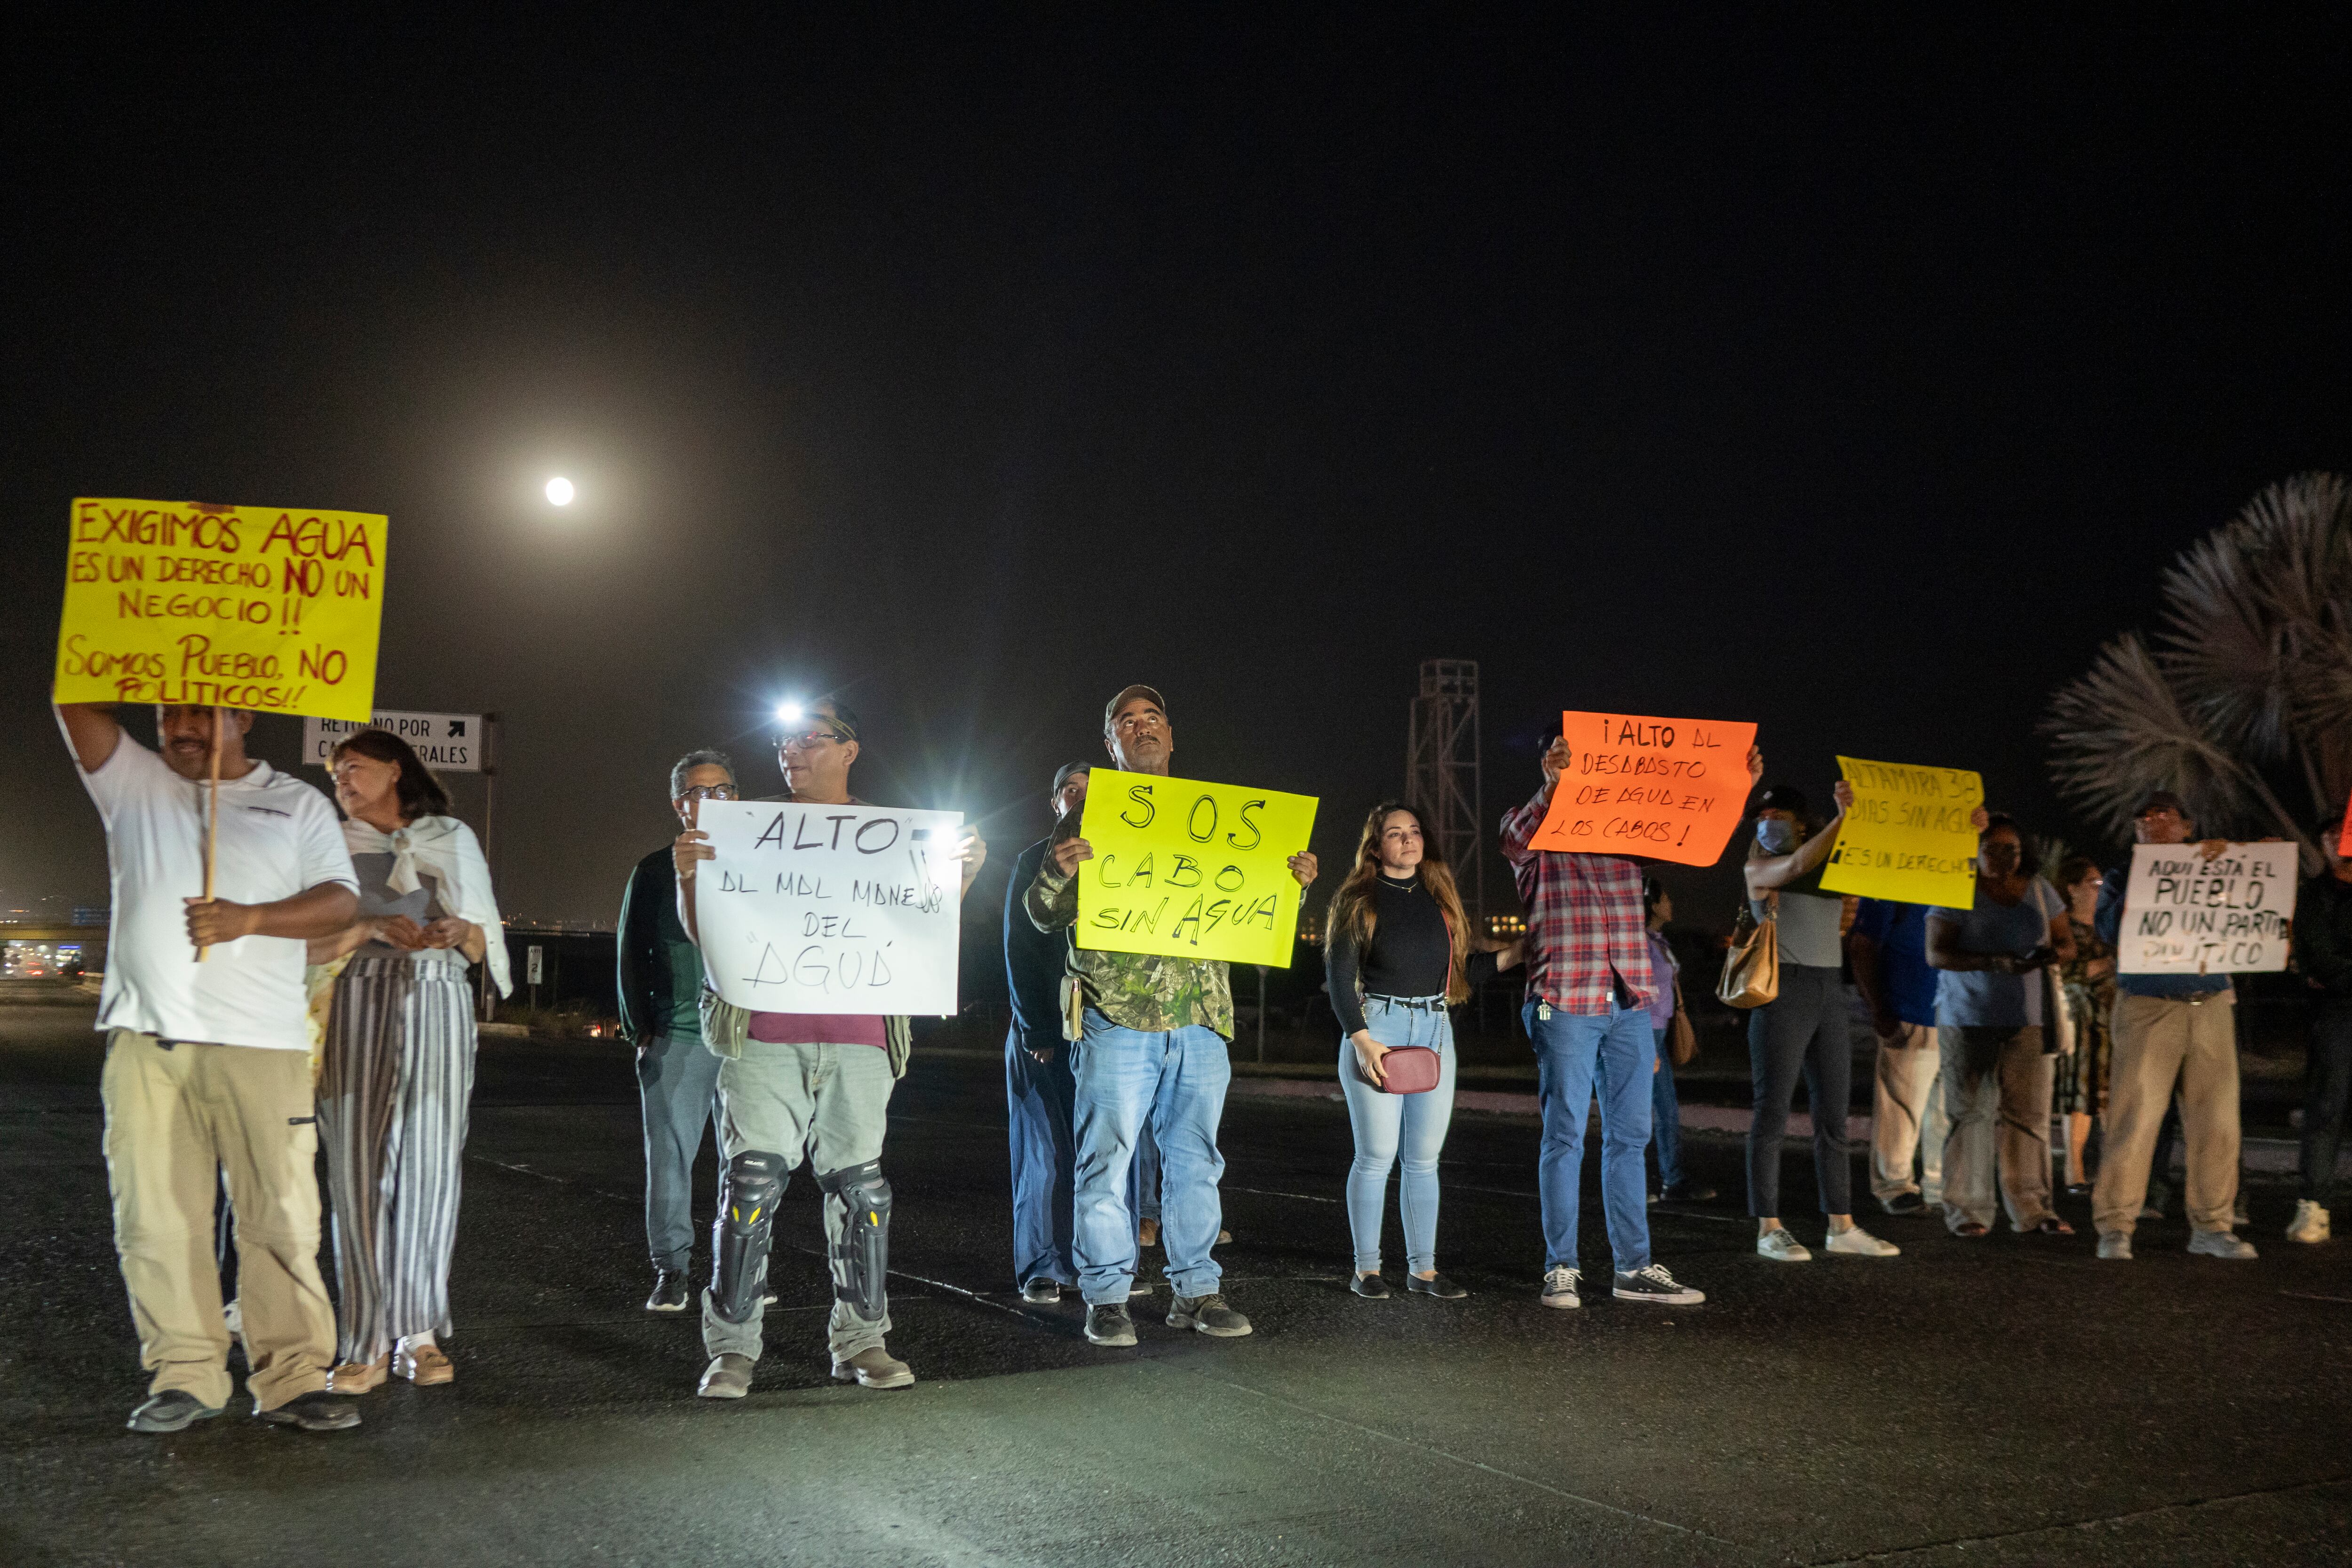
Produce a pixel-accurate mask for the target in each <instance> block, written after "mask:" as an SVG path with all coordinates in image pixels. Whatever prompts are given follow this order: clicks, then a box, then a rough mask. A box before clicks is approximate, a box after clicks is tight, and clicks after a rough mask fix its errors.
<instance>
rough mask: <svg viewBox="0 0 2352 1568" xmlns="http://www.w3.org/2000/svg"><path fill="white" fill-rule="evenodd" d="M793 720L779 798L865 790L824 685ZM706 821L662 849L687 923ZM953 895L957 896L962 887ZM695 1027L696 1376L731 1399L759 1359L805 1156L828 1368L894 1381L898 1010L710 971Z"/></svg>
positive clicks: (901, 1036)
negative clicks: (823, 1280)
mask: <svg viewBox="0 0 2352 1568" xmlns="http://www.w3.org/2000/svg"><path fill="white" fill-rule="evenodd" d="M804 722H805V723H806V725H807V727H806V728H805V729H801V730H795V731H793V732H791V733H788V734H785V735H782V736H780V737H778V740H777V744H776V750H777V760H778V761H779V762H780V763H782V766H783V770H784V786H785V788H786V790H787V791H788V792H789V794H788V795H787V797H786V798H788V799H791V800H793V801H800V802H804V803H806V804H808V805H867V804H869V803H867V802H866V801H862V800H859V799H858V798H857V797H856V795H851V794H850V793H849V769H850V766H851V764H852V763H856V761H857V754H858V744H857V715H856V713H855V712H853V711H851V710H850V709H849V708H848V706H847V705H845V704H844V703H842V702H840V701H837V700H834V699H831V698H827V699H824V700H820V701H818V702H815V703H814V704H812V705H811V706H810V710H809V711H808V714H807V718H806V720H805V721H804ZM706 838H707V835H705V834H704V833H702V832H701V831H700V830H699V829H698V828H694V827H691V826H689V827H688V829H687V830H686V831H685V832H684V833H682V834H680V835H678V837H677V844H676V846H675V847H674V850H673V854H674V856H675V858H676V862H677V877H678V912H679V916H680V919H681V921H682V922H683V924H684V925H685V928H686V931H687V933H688V936H689V937H694V936H696V935H697V931H696V925H695V918H694V876H695V868H696V867H697V866H698V865H699V864H700V863H701V862H702V861H705V860H708V859H709V858H711V857H712V851H711V848H710V846H709V843H707V842H706V841H705V840H706ZM959 858H961V860H962V861H963V886H962V889H961V893H969V892H971V883H972V879H973V878H974V877H976V876H978V875H979V873H980V868H981V866H982V863H983V862H984V861H986V859H987V858H988V846H987V845H985V844H983V843H982V842H981V839H980V836H979V835H978V834H976V833H974V832H972V831H971V829H969V828H967V829H965V832H964V837H963V839H962V842H961V845H960V846H959ZM961 893H960V894H959V896H961ZM701 1022H702V1042H703V1044H704V1045H705V1046H707V1047H709V1050H710V1052H711V1053H712V1054H713V1055H715V1056H716V1057H718V1058H719V1152H721V1153H722V1154H723V1155H725V1157H726V1164H725V1167H724V1169H723V1170H722V1172H721V1173H720V1175H719V1218H718V1220H717V1221H716V1222H715V1223H714V1224H713V1225H712V1226H711V1248H712V1251H713V1252H714V1253H715V1254H716V1255H717V1256H716V1258H715V1260H714V1263H713V1267H712V1268H711V1279H710V1289H708V1290H706V1291H704V1292H703V1295H702V1342H703V1346H704V1348H705V1349H706V1350H707V1351H708V1352H709V1355H710V1363H709V1366H707V1367H706V1368H704V1370H703V1373H702V1382H701V1384H700V1386H699V1388H698V1390H697V1392H698V1393H699V1394H701V1395H702V1396H703V1397H704V1398H706V1399H740V1398H742V1397H743V1396H744V1395H745V1394H748V1393H750V1392H751V1369H752V1367H753V1366H754V1365H755V1364H756V1363H758V1361H759V1359H760V1350H761V1318H762V1316H763V1314H764V1309H765V1305H766V1302H765V1297H766V1293H767V1292H766V1285H767V1279H768V1248H769V1243H770V1239H771V1236H772V1232H773V1229H774V1226H775V1218H776V1203H777V1200H779V1199H781V1198H782V1196H783V1194H784V1183H785V1181H786V1180H787V1178H789V1177H790V1175H791V1174H792V1172H793V1167H794V1166H796V1165H798V1164H799V1163H801V1161H802V1160H803V1159H806V1160H807V1161H808V1163H809V1167H810V1169H811V1170H813V1171H814V1172H815V1173H816V1182H817V1185H818V1187H819V1188H821V1189H822V1190H823V1192H824V1237H825V1250H826V1253H827V1255H828V1257H829V1259H830V1263H831V1268H832V1274H833V1310H832V1315H831V1317H830V1318H829V1319H828V1320H827V1322H826V1334H825V1337H826V1341H827V1346H828V1348H829V1350H830V1351H831V1352H832V1357H833V1375H834V1377H835V1379H836V1380H838V1381H840V1382H843V1383H856V1384H861V1385H862V1386H864V1387H866V1388H905V1387H907V1386H908V1384H912V1383H913V1382H914V1381H915V1373H914V1372H913V1370H912V1369H911V1368H909V1367H908V1365H907V1363H905V1362H903V1361H900V1360H898V1358H896V1357H895V1356H893V1355H891V1353H890V1352H889V1350H888V1348H887V1345H886V1343H885V1338H886V1336H887V1335H888V1333H889V1331H890V1303H889V1295H888V1292H887V1289H885V1280H886V1279H887V1273H888V1260H889V1236H890V1184H889V1183H888V1182H887V1181H885V1180H884V1179H883V1176H882V1134H883V1129H884V1124H885V1120H886V1118H887V1114H888V1111H889V1108H890V1091H891V1089H893V1088H894V1087H895V1086H896V1084H897V1082H898V1079H899V1077H900V1076H901V1075H903V1074H904V1073H905V1072H906V1070H907V1055H908V1048H909V1047H910V1045H911V1043H912V1037H911V1033H910V1028H909V1024H908V1020H907V1019H906V1018H904V1017H883V1016H877V1015H875V1014H870V1013H866V1014H857V1013H847V1014H814V1013H754V1012H751V1011H749V1010H747V1009H745V1008H741V1007H738V1006H735V1005H732V1004H730V1003H729V1002H726V1001H724V1000H722V999H721V998H720V997H719V994H718V993H717V992H715V991H713V990H712V989H711V988H710V987H709V985H708V984H705V985H704V987H703V989H702V995H701Z"/></svg>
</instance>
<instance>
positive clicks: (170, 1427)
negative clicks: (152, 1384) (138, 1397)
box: [128, 1388, 221, 1432]
mask: <svg viewBox="0 0 2352 1568" xmlns="http://www.w3.org/2000/svg"><path fill="white" fill-rule="evenodd" d="M220 1413H221V1406H219V1405H206V1404H205V1402H204V1401H203V1400H201V1399H198V1398H197V1397H196V1396H195V1395H194V1394H190V1393H189V1392H188V1391H187V1390H186V1389H184V1388H167V1389H165V1390H164V1391H163V1393H161V1394H152V1395H151V1396H149V1398H148V1399H147V1400H146V1401H145V1402H144V1403H142V1405H140V1406H139V1408H138V1409H136V1410H134V1411H132V1412H131V1420H130V1422H129V1423H128V1425H129V1426H130V1427H131V1430H132V1431H133V1432H184V1431H186V1430H187V1429H188V1428H189V1427H190V1426H194V1424H195V1423H197V1422H199V1421H209V1420H211V1419H212V1418H213V1417H214V1416H215V1415H219V1414H220Z"/></svg>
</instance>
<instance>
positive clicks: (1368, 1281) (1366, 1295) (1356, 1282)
mask: <svg viewBox="0 0 2352 1568" xmlns="http://www.w3.org/2000/svg"><path fill="white" fill-rule="evenodd" d="M1348 1289H1350V1290H1353V1291H1354V1292H1355V1293H1356V1294H1357V1295H1359V1296H1361V1297H1362V1298H1363V1299H1364V1300H1367V1301H1385V1300H1388V1299H1389V1282H1388V1281H1387V1280H1385V1279H1381V1277H1380V1276H1379V1275H1377V1274H1357V1275H1353V1276H1351V1277H1350V1278H1349V1280H1348Z"/></svg>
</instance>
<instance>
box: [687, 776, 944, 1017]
mask: <svg viewBox="0 0 2352 1568" xmlns="http://www.w3.org/2000/svg"><path fill="white" fill-rule="evenodd" d="M962 825H963V815H962V813H961V812H954V811H896V810H891V809H888V808H887V807H882V806H873V805H805V804H803V803H801V802H797V801H782V802H778V801H756V800H706V801H704V802H703V803H702V804H701V805H700V807H699V809H698V814H697V816H696V818H695V826H698V827H700V828H701V829H702V831H703V832H705V833H707V834H709V836H710V847H711V848H712V850H713V851H715V852H716V858H714V859H710V860H706V861H704V862H703V863H702V865H701V867H700V868H698V870H697V871H696V872H695V879H694V888H695V893H694V917H695V923H696V926H697V929H698V933H699V935H700V936H701V939H702V964H703V970H704V972H705V973H708V974H709V977H710V982H711V984H712V985H713V986H715V987H716V988H717V989H718V992H719V995H720V996H722V997H724V998H725V999H726V1000H727V1001H730V1002H732V1003H733V1004H734V1005H737V1006H738V1007H749V1008H751V1010H752V1011H754V1012H757V1013H884V1014H910V1015H911V1014H929V1015H944V1014H950V1013H953V1012H954V1011H955V1010H956V950H957V945H958V938H959V933H960V928H961V923H962V902H963V900H962V889H963V863H962V862H961V860H959V859H957V858H956V842H957V839H958V837H959V836H960V834H961V829H962Z"/></svg>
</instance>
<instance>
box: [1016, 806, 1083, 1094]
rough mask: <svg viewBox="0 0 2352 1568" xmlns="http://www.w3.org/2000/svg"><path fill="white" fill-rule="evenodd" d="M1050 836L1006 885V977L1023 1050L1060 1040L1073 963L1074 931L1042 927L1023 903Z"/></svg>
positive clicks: (1025, 856) (1026, 854)
mask: <svg viewBox="0 0 2352 1568" xmlns="http://www.w3.org/2000/svg"><path fill="white" fill-rule="evenodd" d="M1053 844H1054V841H1053V840H1052V839H1051V838H1040V839H1039V840H1037V842H1036V843H1034V844H1032V845H1031V846H1029V847H1028V848H1026V849H1024V850H1023V851H1021V858H1019V859H1018V860H1015V861H1013V880H1012V881H1011V882H1010V883H1008V884H1006V886H1005V889H1004V979H1005V984H1006V985H1007V986H1008V987H1009V988H1010V990H1011V991H1012V994H1013V1043H1014V1044H1015V1045H1016V1046H1018V1047H1020V1048H1021V1049H1023V1050H1024V1051H1042V1050H1050V1049H1055V1048H1057V1047H1060V1045H1061V1044H1062V974H1063V972H1064V971H1065V970H1066V968H1067V967H1068V965H1069V951H1070V933H1069V932H1067V931H1039V930H1038V929H1037V927H1036V924H1035V922H1034V921H1031V920H1030V918H1029V916H1028V912H1027V911H1026V910H1024V909H1023V908H1022V907H1021V896H1022V895H1023V894H1024V893H1026V892H1027V891H1028V890H1029V884H1030V883H1032V882H1034V881H1035V880H1036V879H1037V868H1039V867H1040V866H1043V865H1044V864H1045V851H1046V850H1047V849H1049V848H1051V847H1053Z"/></svg>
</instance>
